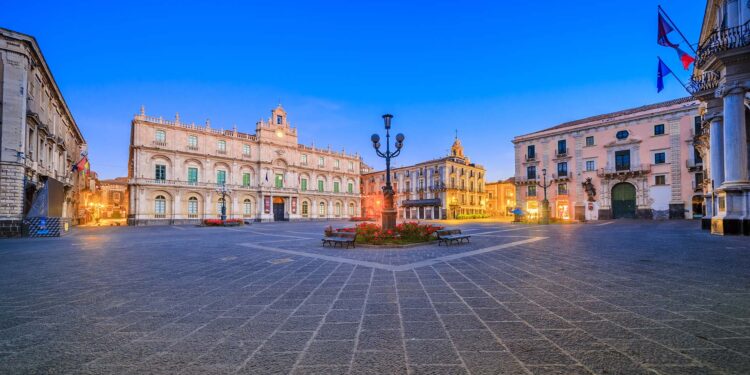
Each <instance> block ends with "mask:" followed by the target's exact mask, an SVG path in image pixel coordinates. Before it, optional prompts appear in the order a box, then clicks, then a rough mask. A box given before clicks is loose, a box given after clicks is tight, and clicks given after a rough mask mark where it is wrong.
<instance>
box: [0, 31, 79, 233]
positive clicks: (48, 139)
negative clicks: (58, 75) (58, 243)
mask: <svg viewBox="0 0 750 375" xmlns="http://www.w3.org/2000/svg"><path fill="white" fill-rule="evenodd" d="M0 88H1V89H2V102H1V103H0V131H1V132H2V135H1V136H0V236H16V235H20V234H21V233H23V232H24V231H25V233H27V234H29V235H32V236H54V235H60V234H62V233H64V232H65V231H67V230H68V229H69V227H70V225H75V224H76V222H77V213H78V204H79V201H80V193H81V192H82V191H83V190H84V189H86V186H85V181H84V178H82V177H81V174H80V173H76V172H74V171H73V165H74V164H76V163H77V162H79V161H80V160H81V157H82V156H81V155H82V153H84V152H85V150H86V142H85V140H84V138H83V135H82V134H81V131H80V129H79V128H78V125H77V124H76V122H75V120H74V119H73V115H72V114H71V113H70V110H69V109H68V106H67V104H66V103H65V99H64V98H63V96H62V93H61V92H60V88H59V87H58V85H57V83H56V82H55V78H54V76H53V75H52V71H51V70H50V68H49V66H47V62H46V60H45V59H44V56H43V55H42V51H41V49H40V47H39V44H38V43H37V41H36V39H34V37H32V36H30V35H26V34H21V33H18V32H14V31H11V30H7V29H2V28H0Z"/></svg>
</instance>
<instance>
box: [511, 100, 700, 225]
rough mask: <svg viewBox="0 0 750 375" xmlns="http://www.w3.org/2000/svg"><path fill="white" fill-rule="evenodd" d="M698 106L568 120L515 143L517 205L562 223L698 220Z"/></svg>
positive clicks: (667, 105) (672, 104) (675, 104)
mask: <svg viewBox="0 0 750 375" xmlns="http://www.w3.org/2000/svg"><path fill="white" fill-rule="evenodd" d="M698 107H699V104H698V102H697V101H696V100H694V99H693V98H690V97H688V98H682V99H677V100H672V101H668V102H663V103H657V104H652V105H646V106H642V107H638V108H632V109H628V110H624V111H619V112H614V113H608V114H603V115H598V116H594V117H589V118H585V119H581V120H576V121H571V122H567V123H563V124H560V125H557V126H554V127H551V128H548V129H545V130H541V131H538V132H534V133H531V134H527V135H522V136H518V137H516V138H514V139H513V144H514V146H515V167H516V175H515V183H516V188H517V190H516V196H517V203H516V204H517V205H518V207H519V208H521V209H522V210H523V211H525V213H526V214H527V215H529V216H530V217H532V218H534V217H536V216H537V215H540V214H541V211H540V210H541V208H542V200H543V199H544V189H543V187H542V186H540V185H544V183H545V181H546V183H547V184H548V185H549V186H548V188H547V199H548V201H549V205H550V211H551V214H550V216H551V217H552V218H557V219H561V220H572V219H575V220H597V219H598V220H603V219H613V218H614V219H617V218H642V219H662V218H663V219H666V218H669V219H685V218H699V217H702V216H703V214H704V208H703V190H702V189H703V179H704V174H703V159H702V157H701V154H700V153H699V152H697V150H696V147H695V143H694V137H695V136H696V135H697V134H700V132H701V117H700V116H699V115H698V109H699V108H698Z"/></svg>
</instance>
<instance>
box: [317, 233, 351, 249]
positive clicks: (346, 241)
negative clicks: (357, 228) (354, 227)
mask: <svg viewBox="0 0 750 375" xmlns="http://www.w3.org/2000/svg"><path fill="white" fill-rule="evenodd" d="M321 240H322V241H323V246H325V245H326V244H328V245H331V247H336V245H339V247H344V245H346V248H347V249H348V248H349V245H351V246H352V247H354V248H356V246H355V245H354V242H355V241H357V233H351V232H336V233H331V234H330V235H326V236H325V237H323V238H322V239H321Z"/></svg>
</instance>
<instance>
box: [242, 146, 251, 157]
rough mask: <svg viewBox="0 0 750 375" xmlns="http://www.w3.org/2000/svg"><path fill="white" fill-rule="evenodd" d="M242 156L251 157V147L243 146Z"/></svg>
mask: <svg viewBox="0 0 750 375" xmlns="http://www.w3.org/2000/svg"><path fill="white" fill-rule="evenodd" d="M242 155H245V156H250V145H242Z"/></svg>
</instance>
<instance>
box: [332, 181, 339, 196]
mask: <svg viewBox="0 0 750 375" xmlns="http://www.w3.org/2000/svg"><path fill="white" fill-rule="evenodd" d="M333 192H334V193H338V192H339V182H338V181H333Z"/></svg>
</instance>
